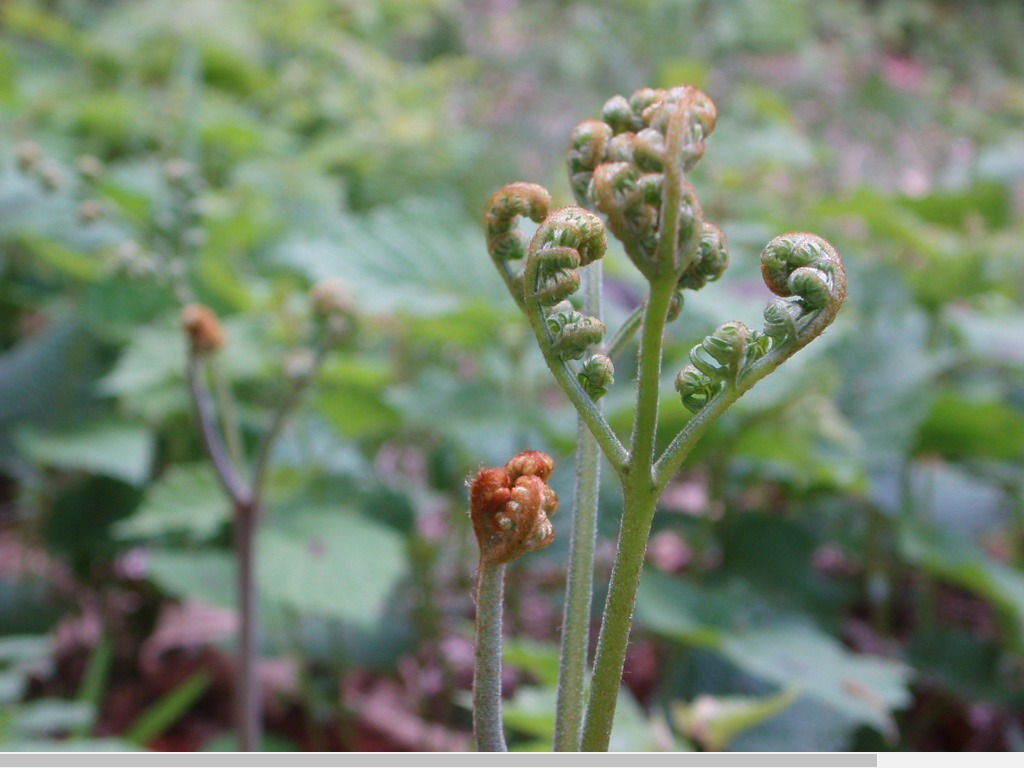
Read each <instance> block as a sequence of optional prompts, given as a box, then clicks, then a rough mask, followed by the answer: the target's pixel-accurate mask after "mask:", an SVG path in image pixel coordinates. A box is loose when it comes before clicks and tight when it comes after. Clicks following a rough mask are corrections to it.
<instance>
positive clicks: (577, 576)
mask: <svg viewBox="0 0 1024 768" xmlns="http://www.w3.org/2000/svg"><path fill="white" fill-rule="evenodd" d="M601 277H602V275H601V262H596V263H594V264H592V265H591V266H590V268H589V269H587V270H585V271H584V272H583V291H584V293H583V311H584V313H586V314H587V315H590V316H593V317H597V318H598V319H601V288H602V286H601ZM597 407H598V410H599V411H600V407H601V406H600V402H598V403H597ZM576 433H577V444H576V508H575V510H574V511H573V518H572V532H571V533H570V539H569V573H568V577H567V582H566V593H565V610H564V613H563V621H562V649H561V654H560V657H559V672H558V699H557V704H556V710H555V739H554V748H555V751H556V752H577V751H579V748H580V737H581V735H582V732H583V711H584V694H585V688H586V675H587V655H588V651H589V650H590V612H591V606H592V603H593V598H594V546H595V539H596V536H597V509H598V497H599V492H600V485H601V452H600V447H599V446H598V444H597V440H596V438H595V437H594V436H593V434H591V432H590V430H589V429H588V427H587V423H586V421H584V419H583V417H582V416H580V417H578V418H577V429H576Z"/></svg>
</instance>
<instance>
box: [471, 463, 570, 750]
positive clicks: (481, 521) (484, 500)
mask: <svg viewBox="0 0 1024 768" xmlns="http://www.w3.org/2000/svg"><path fill="white" fill-rule="evenodd" d="M554 468H555V462H554V460H553V459H552V458H551V457H550V456H548V455H547V454H546V453H541V452H539V451H524V452H522V453H520V454H517V455H516V456H514V457H512V459H511V460H510V461H509V462H508V463H507V464H506V465H505V466H504V467H492V468H490V469H481V470H480V472H479V473H477V475H476V477H475V478H473V480H472V481H471V482H470V484H469V515H470V519H471V520H472V522H473V531H474V533H475V534H476V539H477V543H478V544H479V546H480V567H479V569H478V571H477V591H476V653H475V662H474V667H473V735H474V738H475V741H476V746H477V749H478V750H479V751H481V752H504V751H505V750H506V747H505V734H504V728H503V726H502V716H501V642H502V638H501V618H502V612H503V602H504V588H505V587H504V583H505V564H506V563H509V562H511V561H512V560H515V559H516V558H517V557H520V556H521V555H524V554H525V553H527V552H531V551H533V550H535V549H540V548H542V547H546V546H547V545H548V544H550V543H551V541H552V539H554V537H555V529H554V527H553V526H552V525H551V521H550V520H549V519H548V517H549V516H550V515H552V514H554V512H555V510H556V509H557V508H558V496H556V495H555V492H554V491H553V490H551V487H550V486H549V485H548V484H547V480H548V478H549V477H550V476H551V473H552V472H553V471H554Z"/></svg>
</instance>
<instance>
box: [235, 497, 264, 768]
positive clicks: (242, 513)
mask: <svg viewBox="0 0 1024 768" xmlns="http://www.w3.org/2000/svg"><path fill="white" fill-rule="evenodd" d="M259 516H260V508H259V506H257V505H255V504H237V505H236V506H235V521H234V525H235V558H236V561H237V566H238V610H239V622H240V627H239V638H238V667H239V669H238V687H237V690H236V701H235V709H236V714H235V716H236V719H237V726H236V727H237V729H238V736H239V742H240V744H241V749H242V751H243V752H258V751H260V750H261V749H262V743H263V735H262V730H263V722H262V718H261V716H260V715H261V713H262V711H263V706H262V700H263V696H262V691H261V690H260V684H259V678H258V670H257V666H258V664H259V608H258V604H259V594H258V592H257V587H256V573H255V548H256V531H257V529H258V528H259Z"/></svg>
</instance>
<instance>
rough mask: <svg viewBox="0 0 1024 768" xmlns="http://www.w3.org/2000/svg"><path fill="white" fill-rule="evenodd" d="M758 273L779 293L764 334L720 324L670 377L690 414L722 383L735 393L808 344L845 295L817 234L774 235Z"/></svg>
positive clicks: (832, 252) (829, 249) (834, 256)
mask: <svg viewBox="0 0 1024 768" xmlns="http://www.w3.org/2000/svg"><path fill="white" fill-rule="evenodd" d="M761 273H762V275H763V277H764V281H765V284H766V285H767V286H768V288H769V289H771V291H772V292H773V293H775V294H776V295H778V296H779V297H780V298H777V299H774V300H773V301H772V302H771V303H770V304H769V305H768V306H767V307H766V308H765V311H764V320H765V324H764V332H760V331H751V330H750V329H749V328H747V327H746V326H745V325H743V324H742V323H726V324H725V325H723V326H722V327H721V328H719V329H718V330H717V331H715V332H714V333H713V334H712V335H710V336H708V337H707V338H705V339H704V341H702V342H701V343H700V344H698V345H697V346H695V347H694V348H693V349H692V350H690V363H691V364H690V365H688V366H686V367H685V368H683V369H682V370H681V371H680V372H679V375H678V376H677V377H676V390H677V391H678V392H679V394H680V396H681V397H682V400H683V405H684V406H686V408H687V409H688V410H690V411H691V412H693V413H698V412H699V411H701V409H703V408H704V407H705V406H706V405H707V404H708V403H709V402H710V400H711V399H712V398H713V397H714V396H715V395H717V394H718V393H719V392H720V391H721V390H722V389H723V388H724V387H725V386H726V385H731V386H732V387H733V388H734V389H735V390H737V392H738V394H737V395H736V396H737V397H738V396H739V394H742V393H743V392H745V391H746V390H747V389H749V388H750V387H752V386H753V385H754V384H755V383H756V382H757V381H759V380H760V379H762V378H763V377H764V376H766V375H767V374H768V373H770V372H771V371H772V370H774V369H775V368H776V367H778V366H779V365H781V364H782V363H783V362H784V361H785V360H787V359H788V358H789V357H791V356H792V355H793V354H794V353H795V352H796V351H797V350H799V349H802V348H803V347H805V346H806V345H807V344H809V343H810V342H811V341H812V340H813V339H814V338H815V337H817V336H819V335H820V334H821V333H822V331H824V330H825V328H827V327H828V325H829V324H830V323H831V322H832V320H833V319H834V318H835V316H836V313H837V312H838V311H839V307H840V306H841V305H842V303H843V299H844V298H845V297H846V268H845V267H844V266H843V260H842V259H841V258H840V256H839V254H838V253H837V252H836V249H835V248H834V247H833V246H832V244H831V243H829V242H828V241H827V240H825V239H824V238H821V237H818V236H817V235H812V234H808V233H806V232H795V233H791V234H788V235H780V236H779V237H776V238H775V239H774V240H772V241H771V242H770V243H768V245H767V246H766V247H765V249H764V251H762V253H761ZM708 358H710V360H709V359H708Z"/></svg>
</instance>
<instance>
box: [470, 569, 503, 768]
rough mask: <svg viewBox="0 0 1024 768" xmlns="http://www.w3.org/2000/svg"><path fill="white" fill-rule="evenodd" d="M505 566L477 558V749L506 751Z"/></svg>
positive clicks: (474, 727) (475, 738)
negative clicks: (503, 664)
mask: <svg viewBox="0 0 1024 768" xmlns="http://www.w3.org/2000/svg"><path fill="white" fill-rule="evenodd" d="M504 598H505V566H504V565H496V564H493V563H485V562H484V561H483V560H481V561H480V569H479V571H478V572H477V587H476V660H475V666H474V669H473V737H474V740H475V742H476V748H477V751H478V752H507V751H508V748H507V747H506V746H505V730H504V727H503V725H502V718H501V614H502V610H503V609H504Z"/></svg>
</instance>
